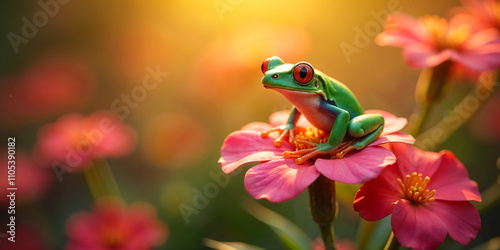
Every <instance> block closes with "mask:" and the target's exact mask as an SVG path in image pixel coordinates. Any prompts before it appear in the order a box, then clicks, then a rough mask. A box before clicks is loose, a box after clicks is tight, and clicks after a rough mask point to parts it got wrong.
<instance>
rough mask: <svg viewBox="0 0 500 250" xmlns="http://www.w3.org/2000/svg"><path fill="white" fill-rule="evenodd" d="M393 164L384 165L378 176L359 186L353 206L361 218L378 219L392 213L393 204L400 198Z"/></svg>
mask: <svg viewBox="0 0 500 250" xmlns="http://www.w3.org/2000/svg"><path fill="white" fill-rule="evenodd" d="M397 178H398V176H397V169H396V166H395V165H390V166H387V167H385V169H384V170H383V172H382V173H381V174H380V175H379V177H377V178H375V179H373V180H369V181H367V182H365V184H363V186H361V188H360V189H359V190H358V192H357V193H356V197H355V198H354V203H353V208H354V210H355V211H356V212H358V213H359V216H361V218H363V219H365V220H368V221H375V220H380V219H382V218H384V217H386V216H387V215H389V214H391V213H392V210H393V208H394V205H395V204H396V203H397V202H398V200H399V199H401V195H400V194H399V190H400V189H399V186H398V185H397V182H396V179H397Z"/></svg>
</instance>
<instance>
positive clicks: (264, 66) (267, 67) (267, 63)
mask: <svg viewBox="0 0 500 250" xmlns="http://www.w3.org/2000/svg"><path fill="white" fill-rule="evenodd" d="M270 61H271V58H267V59H266V60H265V61H264V62H263V63H262V65H260V69H261V70H262V74H265V73H266V71H268V70H269V62H270Z"/></svg>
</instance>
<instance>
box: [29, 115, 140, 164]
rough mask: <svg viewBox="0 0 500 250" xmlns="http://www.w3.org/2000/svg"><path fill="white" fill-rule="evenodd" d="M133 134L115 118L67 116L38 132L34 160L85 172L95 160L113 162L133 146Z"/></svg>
mask: <svg viewBox="0 0 500 250" xmlns="http://www.w3.org/2000/svg"><path fill="white" fill-rule="evenodd" d="M135 141H136V134H135V131H134V130H133V129H132V128H131V127H129V126H126V125H125V124H123V123H122V121H121V120H120V119H119V118H118V117H117V116H116V115H115V114H114V113H108V112H97V113H94V114H91V115H89V116H87V117H85V116H82V115H79V114H66V115H64V116H62V117H60V118H59V119H58V120H57V121H55V122H54V123H51V124H47V125H45V126H44V127H42V128H41V129H40V130H39V131H38V143H37V144H36V145H35V149H34V150H35V153H36V156H37V157H38V158H39V159H40V161H41V162H42V163H43V164H46V165H51V166H54V165H53V164H62V165H63V166H66V167H70V168H71V169H72V170H76V171H81V170H83V169H85V168H86V167H87V166H88V164H89V163H90V161H92V159H94V158H116V157H122V156H125V155H127V154H128V153H130V151H132V149H133V148H134V146H135Z"/></svg>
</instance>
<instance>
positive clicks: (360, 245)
mask: <svg viewBox="0 0 500 250" xmlns="http://www.w3.org/2000/svg"><path fill="white" fill-rule="evenodd" d="M377 225H378V221H366V220H363V219H362V220H360V222H359V226H358V232H357V235H356V245H357V249H365V248H366V246H367V245H368V243H369V242H370V237H371V235H372V234H373V232H374V231H375V228H376V227H377Z"/></svg>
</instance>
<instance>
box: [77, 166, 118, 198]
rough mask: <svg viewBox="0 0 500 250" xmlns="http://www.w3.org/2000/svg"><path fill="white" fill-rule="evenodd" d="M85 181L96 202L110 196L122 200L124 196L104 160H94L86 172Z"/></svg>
mask: <svg viewBox="0 0 500 250" xmlns="http://www.w3.org/2000/svg"><path fill="white" fill-rule="evenodd" d="M85 179H86V180H87V185H88V186H89V189H90V192H91V193H92V196H93V197H94V200H97V199H99V198H102V197H108V196H114V197H120V198H121V196H122V195H121V193H120V189H119V188H118V185H117V184H116V181H115V178H114V176H113V172H112V171H111V168H110V167H109V165H108V163H107V161H106V160H104V159H94V160H93V161H92V163H91V164H90V166H89V167H88V168H87V169H86V170H85Z"/></svg>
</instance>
